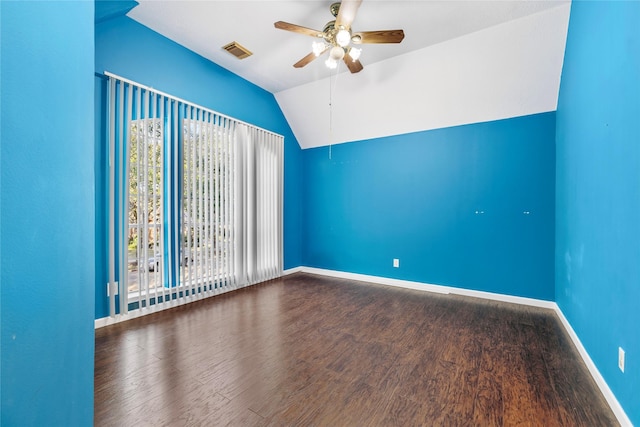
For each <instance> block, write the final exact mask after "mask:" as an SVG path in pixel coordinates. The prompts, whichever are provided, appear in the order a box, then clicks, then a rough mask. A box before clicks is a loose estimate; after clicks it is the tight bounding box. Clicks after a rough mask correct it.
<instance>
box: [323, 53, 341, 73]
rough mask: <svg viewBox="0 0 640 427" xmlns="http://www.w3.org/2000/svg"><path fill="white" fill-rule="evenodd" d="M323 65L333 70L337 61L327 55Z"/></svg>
mask: <svg viewBox="0 0 640 427" xmlns="http://www.w3.org/2000/svg"><path fill="white" fill-rule="evenodd" d="M324 65H326V66H327V68H329V69H332V70H334V69H335V68H336V67H337V66H338V61H336V60H335V59H333V58H332V57H331V56H329V57H328V58H327V60H326V61H324Z"/></svg>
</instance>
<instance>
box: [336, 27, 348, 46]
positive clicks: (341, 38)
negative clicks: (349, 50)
mask: <svg viewBox="0 0 640 427" xmlns="http://www.w3.org/2000/svg"><path fill="white" fill-rule="evenodd" d="M350 41H351V32H350V31H349V30H345V29H344V28H342V29H341V30H340V31H338V32H337V34H336V43H337V44H338V46H340V47H345V46H347V45H348V44H349V42H350Z"/></svg>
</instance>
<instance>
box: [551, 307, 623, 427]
mask: <svg viewBox="0 0 640 427" xmlns="http://www.w3.org/2000/svg"><path fill="white" fill-rule="evenodd" d="M554 304H555V303H554ZM555 312H556V314H557V315H558V318H559V319H560V322H561V323H562V326H564V329H565V330H566V331H567V333H568V334H569V337H571V341H573V344H574V345H575V346H576V348H577V349H578V353H580V357H582V360H583V361H584V363H585V365H587V369H589V373H591V376H592V377H593V380H594V381H595V382H596V384H598V388H599V389H600V391H601V392H602V395H603V396H604V398H605V399H606V400H607V403H608V404H609V407H610V408H611V410H612V411H613V413H614V415H615V416H616V418H617V419H618V422H619V423H620V425H621V426H622V427H632V426H633V424H632V423H631V420H630V419H629V417H628V416H627V414H626V412H624V409H622V406H621V405H620V402H618V399H616V396H615V395H614V394H613V392H612V391H611V389H610V388H609V385H608V384H607V382H606V381H605V380H604V378H603V377H602V374H600V371H599V370H598V368H597V367H596V364H595V363H593V360H591V357H590V356H589V353H587V349H585V348H584V346H583V345H582V341H580V338H578V335H577V334H576V332H575V331H574V330H573V328H572V327H571V324H570V323H569V321H568V320H567V318H566V317H565V316H564V313H562V310H560V307H559V306H558V305H557V304H555Z"/></svg>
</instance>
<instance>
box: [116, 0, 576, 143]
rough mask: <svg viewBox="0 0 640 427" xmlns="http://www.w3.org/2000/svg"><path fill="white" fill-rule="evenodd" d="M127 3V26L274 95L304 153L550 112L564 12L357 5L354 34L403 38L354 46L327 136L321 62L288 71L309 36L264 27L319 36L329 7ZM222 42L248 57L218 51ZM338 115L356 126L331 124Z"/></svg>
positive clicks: (375, 1) (551, 3) (550, 4)
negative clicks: (352, 70) (354, 66)
mask: <svg viewBox="0 0 640 427" xmlns="http://www.w3.org/2000/svg"><path fill="white" fill-rule="evenodd" d="M138 1H139V5H138V6H137V7H135V8H134V9H133V10H131V11H130V12H129V13H128V15H129V16H130V17H131V18H133V19H135V20H137V21H138V22H140V23H141V24H143V25H145V26H147V27H149V28H151V29H153V30H155V31H156V32H158V33H160V34H162V35H164V36H166V37H168V38H169V39H172V40H173V41H175V42H177V43H179V44H181V45H183V46H185V47H187V48H188V49H190V50H192V51H194V52H196V53H198V54H200V55H202V56H203V57H205V58H208V59H209V60H211V61H213V62H215V63H216V64H218V65H220V66H222V67H224V68H226V69H228V70H230V71H231V72H233V73H235V74H237V75H239V76H241V77H243V78H245V79H246V80H248V81H250V82H252V83H254V84H256V85H258V86H260V87H262V88H264V89H266V90H267V91H269V92H272V93H274V94H275V96H276V99H277V100H278V103H279V104H280V107H281V108H282V110H283V113H284V114H285V117H286V118H287V121H288V122H289V124H290V126H291V128H292V130H293V132H294V134H295V135H296V138H297V139H298V142H299V143H300V145H301V146H302V147H303V148H309V147H316V146H321V145H328V144H334V143H340V142H347V141H354V140H360V139H368V138H372V137H377V136H385V135H393V134H399V133H406V132H413V131H419V130H426V129H433V128H436V127H443V126H451V125H456V124H464V123H471V122H474V121H478V119H480V120H494V119H498V118H504V117H509V116H511V117H513V116H515V115H523V114H532V113H536V112H541V111H549V110H554V109H555V105H556V102H557V87H558V85H559V78H560V72H561V69H562V58H563V55H564V44H565V41H566V30H567V25H568V17H569V9H570V3H569V1H568V0H547V1H528V0H519V1H506V0H502V1H484V0H473V1H431V0H421V1H380V0H364V1H363V2H362V5H361V6H360V9H359V10H358V13H357V16H356V18H355V20H354V23H353V25H352V29H353V30H354V31H371V30H391V29H398V28H401V29H403V30H404V32H405V38H404V40H403V41H402V43H401V44H390V45H372V44H367V45H362V47H363V52H362V56H361V58H360V61H361V62H362V64H363V65H364V70H363V71H361V72H360V73H358V74H353V75H350V74H349V73H348V72H345V71H346V70H345V67H344V66H342V67H341V68H339V69H338V71H337V77H333V78H332V79H331V81H332V82H333V83H335V85H336V87H337V86H338V85H339V86H340V89H339V90H337V91H334V92H333V95H334V97H333V107H332V108H333V110H334V111H333V113H332V116H333V118H334V120H332V122H333V125H332V129H329V126H328V123H329V120H330V117H329V109H328V101H329V100H328V93H329V85H330V83H329V80H330V78H329V76H330V75H331V74H330V71H329V70H328V69H327V68H326V67H325V66H324V63H323V62H324V61H323V59H322V58H320V59H318V60H316V61H314V62H312V63H311V64H309V65H307V66H306V67H304V68H301V69H296V68H293V64H294V63H295V62H296V61H298V60H299V59H301V58H302V57H303V56H305V55H306V54H307V53H309V52H310V51H311V42H312V41H313V38H311V37H308V36H304V35H300V34H295V33H291V32H287V31H282V30H278V29H276V28H274V26H273V23H274V22H275V21H279V20H282V21H286V22H290V23H294V24H298V25H302V26H305V27H310V28H314V29H318V30H322V28H323V27H324V24H325V23H326V22H328V21H330V20H331V19H333V17H332V15H331V14H330V12H329V5H330V4H331V0H329V1H315V0H314V1H310V0H305V1H270V0H261V1H167V0H138ZM231 41H237V42H239V43H240V44H242V45H243V46H245V47H246V48H248V49H249V50H250V51H252V52H253V56H250V57H249V58H247V59H244V60H238V59H236V58H235V57H233V56H232V55H230V54H229V53H227V52H226V51H225V50H223V49H222V46H224V45H225V44H227V43H229V42H231ZM514 62H515V65H514ZM523 72H524V75H523ZM483 73H485V74H483ZM513 73H519V74H520V76H518V75H515V76H514V75H513ZM488 74H490V76H489V75H488ZM333 75H334V76H336V72H335V71H334V74H333ZM520 77H523V78H522V79H520ZM514 78H515V81H514ZM425 81H427V84H425ZM429 82H430V83H429ZM496 85H497V86H496ZM492 89H496V90H492ZM443 90H444V92H443ZM514 91H515V93H514ZM534 91H535V92H534ZM541 92H542V93H541ZM452 96H453V98H452ZM498 96H501V98H500V99H498V100H496V99H495V98H496V97H498ZM436 97H437V98H436ZM478 97H489V98H488V99H486V101H487V104H488V105H484V104H485V103H484V102H483V100H482V99H481V98H478ZM526 97H533V98H536V99H534V100H532V101H533V102H529V101H528V100H527V99H525V98H526ZM492 98H493V99H492ZM542 98H544V99H542ZM549 98H552V99H549ZM474 99H475V101H474ZM496 102H497V104H498V105H497V107H498V108H496V105H494V104H496ZM511 104H513V105H511ZM529 104H531V105H529ZM469 107H473V108H472V109H471V108H469ZM511 107H514V108H513V109H514V113H513V114H512V113H510V112H509V111H510V110H511V109H512V108H511ZM461 109H462V110H463V111H462V112H461ZM478 109H479V110H478ZM467 110H469V111H473V114H471V116H470V117H466V115H465V114H464V111H467ZM340 111H341V112H342V113H341V114H338V112H340ZM355 112H357V114H354V113H355ZM416 112H420V114H416ZM345 115H347V116H349V117H351V118H353V117H354V116H356V117H360V118H361V119H362V120H360V121H358V120H356V121H355V125H354V122H353V120H349V123H351V124H349V125H347V121H346V120H343V121H342V124H341V121H340V118H341V117H345ZM312 117H313V119H311V118H312ZM380 122H387V123H392V125H389V126H382V127H380V126H379V124H380Z"/></svg>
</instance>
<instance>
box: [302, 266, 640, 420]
mask: <svg viewBox="0 0 640 427" xmlns="http://www.w3.org/2000/svg"><path fill="white" fill-rule="evenodd" d="M295 270H296V271H301V272H303V273H310V274H317V275H320V276H329V277H337V278H341V279H349V280H359V281H363V282H370V283H376V284H380V285H388V286H397V287H402V288H408V289H416V290H420V291H426V292H436V293H439V294H453V295H465V296H470V297H475V298H484V299H489V300H494V301H502V302H509V303H515V304H523V305H529V306H533V307H541V308H548V309H551V310H553V311H555V313H556V315H557V316H558V318H559V319H560V322H561V323H562V326H563V327H564V329H565V330H566V331H567V333H568V334H569V336H570V337H571V341H573V344H574V345H575V346H576V348H577V349H578V353H580V357H581V358H582V360H583V361H584V363H585V364H586V365H587V368H588V369H589V373H590V374H591V376H592V377H593V379H594V381H595V382H596V384H597V385H598V388H599V389H600V392H601V393H602V394H603V396H604V398H605V399H606V401H607V403H608V404H609V407H610V408H611V411H613V414H614V415H615V416H616V418H617V419H618V422H619V423H620V425H621V426H622V427H633V424H632V423H631V420H630V419H629V417H627V414H626V413H625V412H624V409H623V408H622V406H620V402H618V399H616V397H615V395H614V394H613V392H612V391H611V389H610V388H609V385H607V382H606V381H605V380H604V378H603V377H602V375H601V374H600V371H599V370H598V368H597V367H596V365H595V363H593V360H591V357H590V356H589V353H587V350H586V349H585V348H584V346H583V345H582V342H581V341H580V338H578V335H577V334H576V333H575V331H574V330H573V328H572V327H571V324H570V323H569V321H568V320H567V318H566V317H565V316H564V314H563V313H562V310H560V307H559V306H558V304H556V303H555V302H553V301H545V300H539V299H534V298H525V297H516V296H512V295H505V294H497V293H492V292H484V291H475V290H471V289H463V288H456V287H452V286H441V285H432V284H429V283H421V282H411V281H407V280H398V279H389V278H386V277H379V276H368V275H365V274H357V273H346V272H343V271H334V270H324V269H321V268H313V267H300V268H298V269H295Z"/></svg>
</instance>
